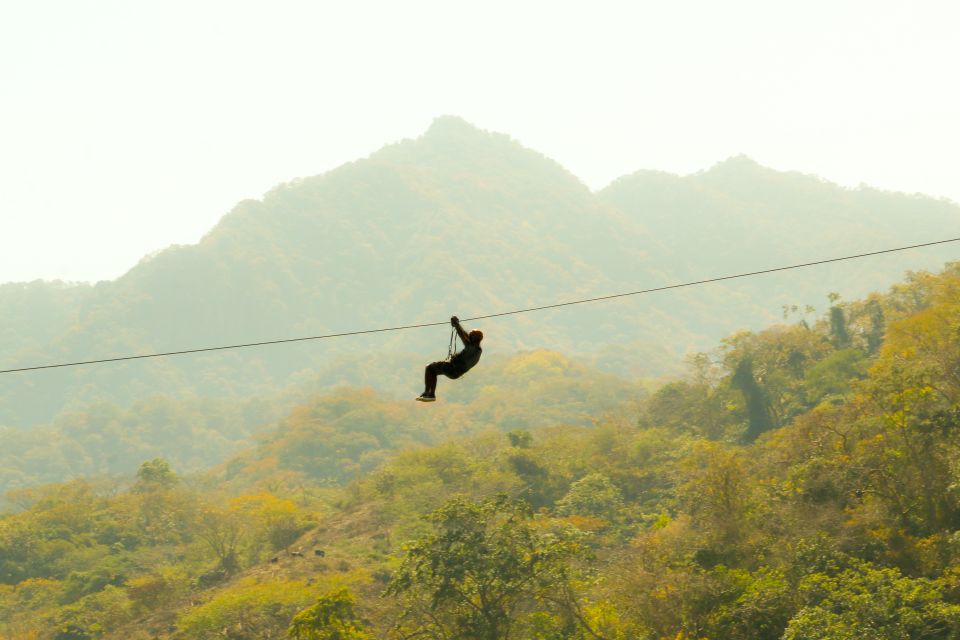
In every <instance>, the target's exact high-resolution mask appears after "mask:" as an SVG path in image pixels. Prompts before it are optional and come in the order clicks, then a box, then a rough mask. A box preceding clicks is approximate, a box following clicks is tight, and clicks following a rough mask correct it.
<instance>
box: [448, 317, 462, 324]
mask: <svg viewBox="0 0 960 640" xmlns="http://www.w3.org/2000/svg"><path fill="white" fill-rule="evenodd" d="M450 324H452V325H453V326H457V325H458V324H460V318H458V317H457V316H451V318H450Z"/></svg>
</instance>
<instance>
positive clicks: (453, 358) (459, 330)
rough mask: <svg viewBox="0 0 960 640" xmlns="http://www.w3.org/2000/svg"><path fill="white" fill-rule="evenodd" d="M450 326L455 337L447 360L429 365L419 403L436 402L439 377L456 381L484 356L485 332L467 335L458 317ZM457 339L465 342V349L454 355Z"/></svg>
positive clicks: (418, 398)
mask: <svg viewBox="0 0 960 640" xmlns="http://www.w3.org/2000/svg"><path fill="white" fill-rule="evenodd" d="M450 324H451V325H453V331H454V335H452V336H450V349H449V351H448V353H447V359H446V360H443V361H440V362H432V363H430V364H428V365H427V369H426V371H425V372H424V375H423V381H424V387H425V388H424V391H423V393H421V394H420V396H419V397H417V401H419V402H435V401H436V399H437V376H441V375H443V376H447V377H448V378H450V379H451V380H456V379H457V378H459V377H460V376H462V375H463V374H465V373H466V372H467V371H470V369H472V368H473V367H474V366H475V365H476V364H477V363H478V362H480V356H481V355H482V354H483V349H481V348H480V342H481V341H482V340H483V332H482V331H478V330H476V329H474V330H473V331H471V332H470V333H467V332H466V331H464V330H463V327H462V326H461V325H460V319H459V318H457V316H453V317H452V318H450ZM456 337H459V338H460V341H461V342H463V349H462V350H461V351H460V352H459V353H454V344H455V338H456Z"/></svg>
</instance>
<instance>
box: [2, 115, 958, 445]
mask: <svg viewBox="0 0 960 640" xmlns="http://www.w3.org/2000/svg"><path fill="white" fill-rule="evenodd" d="M876 211H881V212H883V215H874V212H876ZM774 221H775V222H774ZM956 226H957V207H956V206H955V205H952V204H949V203H943V202H939V201H934V200H931V199H927V198H922V197H912V196H901V195H896V194H885V193H879V192H875V191H871V190H863V189H861V190H848V189H842V188H840V187H837V186H835V185H831V184H829V183H826V182H824V181H821V180H817V179H814V178H810V177H808V176H800V175H797V174H784V173H780V172H776V171H772V170H768V169H764V168H762V167H759V166H757V165H755V164H754V163H752V162H750V161H747V160H744V159H734V160H732V161H728V162H724V163H721V164H719V165H718V166H716V167H714V168H713V169H711V170H709V171H706V172H703V173H700V174H695V175H693V176H687V177H682V178H681V177H677V176H668V175H665V174H650V173H641V174H635V175H633V176H628V177H625V178H623V179H621V180H619V181H617V182H616V183H614V184H613V185H611V186H610V187H608V188H607V189H605V190H603V191H601V192H599V193H596V194H594V193H591V192H590V190H589V189H587V188H586V187H585V186H584V185H583V184H582V183H581V182H580V181H579V180H578V179H577V178H576V177H575V176H573V175H571V174H570V173H569V172H567V171H566V170H565V169H563V168H562V167H560V166H559V165H558V164H557V163H555V162H553V161H551V160H549V159H547V158H545V157H543V156H542V155H541V154H539V153H536V152H534V151H531V150H529V149H526V148H524V147H522V146H521V145H520V144H518V143H517V142H515V141H513V140H511V139H510V138H508V137H507V136H504V135H500V134H492V133H488V132H485V131H481V130H478V129H476V128H475V127H472V126H471V125H469V124H467V123H465V122H463V121H462V120H459V119H457V118H453V117H444V118H439V119H438V120H437V121H436V122H435V123H434V124H433V126H431V128H430V129H429V130H428V131H427V132H426V133H425V134H424V135H423V136H421V137H419V138H417V139H415V140H406V141H403V142H400V143H397V144H394V145H390V146H387V147H385V148H384V149H382V150H380V151H378V152H376V153H374V154H372V155H371V156H370V157H368V158H365V159H362V160H358V161H356V162H352V163H348V164H346V165H344V166H342V167H340V168H337V169H334V170H332V171H330V172H328V173H325V174H323V175H320V176H316V177H311V178H304V179H300V180H295V181H293V182H290V183H288V184H285V185H281V186H279V187H277V188H276V189H274V190H272V191H271V192H270V193H268V194H267V195H266V196H264V198H263V199H262V200H249V201H245V202H242V203H240V204H239V205H238V206H237V207H236V208H235V209H234V210H233V211H231V212H230V213H228V214H227V215H226V216H225V217H224V218H223V220H222V221H221V222H220V223H219V224H218V225H217V226H216V227H215V228H214V229H213V230H211V232H210V233H209V234H207V236H205V237H204V238H203V239H202V240H201V241H200V242H199V243H198V244H196V245H191V246H178V247H172V248H170V249H168V250H166V251H162V252H160V253H159V254H157V255H154V256H151V257H148V258H145V259H144V260H143V261H142V262H141V263H140V264H139V265H137V266H136V267H134V268H133V269H131V270H130V272H128V273H127V274H126V275H124V276H123V277H121V278H119V279H118V280H116V281H113V282H101V283H98V284H97V285H95V286H92V287H89V286H79V287H74V288H67V289H65V291H66V293H65V294H64V296H63V297H62V298H61V299H59V300H56V301H52V299H51V298H50V296H51V295H52V292H53V291H54V290H55V289H56V287H52V286H51V285H41V284H31V285H26V286H20V285H6V286H5V287H3V288H0V309H2V310H3V311H2V312H0V313H3V314H4V317H6V315H8V314H17V317H16V318H15V319H12V321H11V322H10V323H8V325H7V327H6V330H5V331H4V332H3V333H2V334H0V340H2V342H0V366H3V367H4V368H7V367H14V366H29V365H35V364H46V363H50V362H56V361H69V360H83V359H90V358H98V357H109V356H113V355H126V354H131V353H148V352H155V351H168V350H179V349H190V348H196V347H204V346H210V345H222V344H230V343H235V342H254V341H261V340H270V339H276V338H287V337H297V336H306V335H317V334H322V333H327V332H336V331H345V330H347V331H349V330H355V329H364V328H376V327H382V326H386V325H395V324H398V323H407V322H409V323H416V322H422V321H436V320H437V319H438V318H439V319H441V320H442V319H444V318H446V317H448V316H449V315H450V314H451V313H458V314H459V315H461V316H464V317H469V316H471V315H478V314H486V313H490V312H497V311H503V310H510V309H515V308H522V307H526V306H530V305H537V304H544V303H551V302H557V301H564V300H570V299H577V298H583V297H590V296H594V295H602V294H606V293H615V292H618V291H624V290H634V289H637V288H642V287H649V286H657V285H664V284H669V283H674V282H677V281H682V280H683V279H686V278H701V277H705V276H712V275H717V274H727V273H730V272H735V271H737V270H741V269H753V268H758V267H759V268H763V267H767V266H778V265H780V264H783V263H784V262H791V261H794V260H795V259H797V260H806V259H809V258H820V257H830V256H832V255H836V254H837V253H851V252H858V251H862V250H864V249H875V248H884V247H887V246H894V245H898V244H904V243H905V242H908V241H917V240H919V241H922V240H928V239H931V238H939V237H942V236H944V235H949V234H948V233H947V231H949V230H951V229H955V228H956ZM953 235H956V234H955V233H954V234H953ZM953 255H956V254H955V252H954V251H953V250H952V249H951V248H943V249H939V250H930V251H926V252H917V253H911V254H904V255H901V256H888V257H887V258H884V259H883V261H882V262H881V261H864V262H862V263H851V264H844V265H842V266H834V267H833V268H828V269H826V270H823V271H818V272H817V274H816V275H813V272H806V273H798V274H795V275H787V276H783V277H780V276H778V277H776V278H767V279H762V280H761V279H758V280H755V281H752V282H750V283H739V282H738V283H727V284H725V285H716V286H711V287H703V288H699V289H697V290H696V291H692V290H691V291H677V292H672V293H670V294H665V295H657V296H648V297H644V298H643V299H642V300H641V299H631V300H626V301H621V302H618V303H609V304H606V305H599V306H592V307H578V308H577V310H576V311H575V312H574V311H570V310H561V311H552V312H544V313H541V314H536V315H526V316H516V317H510V318H504V319H499V320H495V321H494V320H491V321H487V323H486V325H487V329H488V331H487V335H488V340H489V345H490V346H489V347H488V348H489V349H494V350H497V351H500V352H511V351H513V350H516V349H525V348H535V347H541V346H543V347H548V348H555V349H559V350H561V351H563V352H570V353H579V354H590V353H594V352H597V351H602V350H604V349H608V348H609V347H610V345H617V346H618V347H619V351H621V352H622V351H630V350H632V349H634V348H635V347H636V348H639V349H646V351H645V352H644V353H645V357H644V359H643V365H642V366H641V367H639V368H640V371H639V373H641V374H644V375H651V374H655V373H659V372H661V371H663V370H664V369H665V368H667V367H669V366H670V365H669V363H670V362H673V361H674V359H675V356H676V355H677V354H680V353H682V352H684V351H686V350H687V349H689V348H691V347H694V348H696V347H705V346H707V345H709V344H710V341H712V340H716V339H718V338H720V337H721V336H723V335H725V334H726V333H728V332H729V331H732V330H734V329H736V328H739V327H742V326H758V324H759V323H760V322H761V320H759V319H765V320H770V319H772V318H774V317H776V316H777V315H778V314H779V312H780V309H781V307H782V305H784V304H800V305H803V304H804V303H814V304H817V303H819V302H821V301H822V300H823V299H824V297H825V295H826V293H828V292H827V291H825V290H824V286H823V285H822V282H824V281H829V282H830V287H829V288H830V289H831V290H836V291H840V292H842V293H844V294H846V295H848V296H852V295H858V294H863V293H865V292H867V291H869V290H871V289H875V288H882V287H884V286H886V285H887V284H888V283H889V282H892V281H893V280H895V279H896V277H897V276H898V275H899V274H900V273H901V272H902V270H903V269H905V268H931V267H936V266H939V265H940V264H942V262H943V261H944V260H945V259H947V258H949V257H950V256H953ZM44 301H50V302H49V303H48V302H44ZM51 305H53V306H51ZM614 305H616V306H614ZM17 309H20V310H21V311H24V310H26V311H28V313H27V316H26V317H29V320H25V319H24V317H25V316H24V314H23V313H20V312H19V311H17ZM34 327H36V330H35V329H34ZM442 334H443V332H442V331H418V332H404V333H401V334H389V335H382V336H377V337H366V338H351V339H345V340H337V341H329V342H324V343H300V344H297V345H287V346H280V347H272V348H258V349H248V350H243V351H227V352H214V353H206V354H199V355H194V356H185V357H179V358H166V359H158V360H149V361H134V362H126V363H117V364H112V365H109V366H104V367H85V368H77V369H67V370H48V371H43V372H38V373H31V374H17V375H8V376H5V378H4V380H3V384H2V386H0V424H7V425H11V426H17V427H19V426H26V425H35V424H38V423H44V422H49V421H50V420H51V419H52V418H53V417H54V416H56V415H57V414H58V413H60V412H61V411H62V410H63V409H64V408H65V407H73V408H77V405H78V404H81V405H82V404H87V403H90V402H94V401H105V402H110V403H115V404H120V405H127V404H129V403H131V402H133V401H136V400H138V399H143V398H145V397H147V396H149V395H153V394H156V393H162V394H182V393H185V392H189V393H191V394H196V395H198V396H200V397H220V398H230V397H238V396H251V395H254V396H263V395H271V394H274V393H276V392H277V390H278V389H282V388H284V387H287V386H288V385H290V384H294V383H296V382H297V381H301V380H303V379H304V378H310V379H313V377H314V375H315V374H319V383H320V384H321V385H332V384H337V383H348V384H357V383H363V384H367V383H370V382H372V383H373V384H375V386H376V387H377V388H378V389H380V390H383V391H387V392H390V393H394V394H402V395H404V396H406V395H408V394H409V393H410V391H411V389H413V390H415V388H416V386H417V383H416V381H415V379H416V378H419V375H420V369H421V367H422V366H423V363H424V362H426V361H429V360H432V359H435V358H436V357H437V356H438V355H442V352H443V347H442V344H443V339H444V338H443V337H442ZM361 340H362V342H361ZM650 344H655V345H657V347H658V348H659V349H660V351H659V352H657V351H653V350H650V349H649V347H648V345H650ZM384 352H386V353H390V354H396V357H397V359H396V360H391V365H390V366H389V367H384V368H383V369H384V370H383V372H382V373H383V375H382V376H373V378H375V379H374V380H371V379H370V378H371V375H370V366H369V363H370V362H371V361H376V360H377V359H378V358H381V357H382V356H380V355H377V354H382V353H384ZM401 354H402V356H401ZM610 355H611V356H612V357H609V358H601V359H599V360H598V363H599V364H600V365H601V366H609V367H610V368H615V367H620V366H621V365H622V364H623V362H624V361H625V359H624V358H622V357H620V356H621V353H619V352H614V353H611V354H610ZM627 360H629V358H628V359H627ZM397 361H399V362H400V365H399V367H397V366H396V365H394V364H393V363H394V362H397ZM634 361H636V358H634ZM631 366H633V367H635V368H636V365H635V364H633V365H631ZM621 370H622V369H621ZM411 378H412V379H414V380H411Z"/></svg>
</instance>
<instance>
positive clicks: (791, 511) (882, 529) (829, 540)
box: [0, 265, 960, 640]
mask: <svg viewBox="0 0 960 640" xmlns="http://www.w3.org/2000/svg"><path fill="white" fill-rule="evenodd" d="M878 309H879V311H878ZM843 311H844V319H845V322H846V327H847V330H848V338H849V342H848V344H847V345H846V346H845V347H844V348H837V343H836V342H835V341H834V340H832V339H831V326H830V317H829V315H824V317H822V318H820V319H819V320H818V321H816V322H807V323H805V324H800V325H793V326H775V327H771V328H769V329H766V330H763V331H760V332H756V333H752V332H741V333H738V334H736V335H734V336H731V337H730V338H729V339H727V340H725V341H724V342H723V344H722V345H721V348H720V349H719V350H718V351H717V352H715V353H714V354H713V355H711V356H706V355H702V354H701V355H697V356H695V357H693V358H692V359H691V362H690V364H691V365H692V367H691V368H690V370H689V373H688V375H687V376H686V377H685V378H684V379H682V380H677V381H673V382H671V383H669V384H667V385H664V386H663V387H662V388H661V389H659V390H657V391H656V392H655V393H653V394H652V395H651V396H650V397H649V398H644V397H642V396H640V394H639V389H640V387H639V386H636V385H627V384H625V383H619V385H620V386H616V385H613V386H611V385H610V381H609V380H608V379H603V378H602V377H601V378H598V379H593V378H594V377H595V376H594V374H593V371H592V370H590V369H589V368H586V367H584V366H583V365H581V364H579V363H577V362H576V361H573V360H570V359H567V358H564V357H562V356H559V355H558V354H556V353H553V352H545V351H533V352H528V353H525V354H521V355H519V356H516V357H514V358H509V359H503V360H501V361H500V362H494V363H493V364H492V365H491V367H492V368H493V369H494V370H495V371H496V372H497V375H498V376H499V377H500V379H499V380H498V381H497V382H496V383H495V384H494V383H491V384H484V385H483V387H482V389H481V388H480V387H468V386H457V387H451V388H450V397H451V399H452V400H453V401H450V402H445V403H442V404H438V405H437V406H434V407H430V408H429V411H430V413H429V419H427V418H426V417H425V416H427V414H425V413H423V411H422V410H423V409H425V408H424V407H420V406H417V405H415V404H414V403H412V402H410V401H409V400H408V401H404V402H394V401H390V400H387V399H384V398H382V397H379V396H377V395H376V394H375V393H373V392H352V391H343V392H341V393H338V394H334V395H327V396H321V397H318V398H316V399H314V400H312V401H310V402H307V403H306V404H303V405H302V406H301V407H299V408H297V409H295V410H293V411H292V412H291V413H290V415H289V417H288V418H287V419H286V420H284V421H283V422H282V423H280V424H279V425H277V427H276V429H275V430H274V431H272V432H265V433H264V434H263V435H262V439H261V444H260V445H259V446H258V447H257V448H255V449H253V450H251V451H249V452H247V453H246V454H244V455H243V456H241V457H239V458H237V459H235V460H234V461H233V462H231V463H230V464H228V465H226V466H225V467H224V468H221V469H219V470H217V471H216V472H215V473H213V474H211V475H209V476H207V477H204V478H197V477H191V476H189V475H186V476H183V477H180V478H179V480H177V479H176V478H177V476H174V474H173V472H172V467H171V465H170V464H167V463H165V462H164V461H163V460H154V459H152V458H153V456H145V457H144V458H140V459H139V461H140V462H142V461H143V460H144V459H146V460H148V462H145V463H143V464H142V465H140V467H139V468H140V472H139V473H138V474H137V476H136V477H133V474H134V472H135V471H136V469H137V466H136V463H134V462H131V464H132V465H133V466H131V468H130V469H131V470H130V476H131V477H130V479H129V480H128V481H127V482H123V481H111V480H106V479H104V480H75V481H72V482H69V483H64V484H60V485H51V486H42V487H33V488H27V489H22V490H19V491H16V492H14V493H12V494H10V495H9V497H8V500H9V503H10V504H11V505H15V507H16V511H15V512H13V511H11V512H10V513H7V514H5V515H2V516H0V636H3V637H10V638H14V639H17V640H26V639H28V638H29V639H31V640H35V639H36V638H47V637H53V636H54V635H55V634H61V636H62V637H78V638H87V637H89V638H100V637H121V636H122V637H125V638H129V639H130V640H140V639H141V638H147V637H152V636H156V635H159V636H162V635H163V634H164V633H168V631H167V630H169V628H170V626H171V625H176V626H177V628H178V630H179V631H178V632H179V633H180V634H182V635H184V636H185V637H197V638H204V637H210V638H214V637H224V636H227V637H233V638H265V637H280V636H283V635H288V634H299V635H294V636H293V637H317V638H324V637H326V638H336V637H341V638H349V637H353V638H362V637H377V638H380V637H383V638H388V637H396V638H404V637H406V638H409V637H415V636H416V635H417V634H420V635H421V637H431V636H430V634H433V636H434V637H450V638H454V637H456V638H464V639H466V640H469V639H470V638H484V639H490V638H505V639H506V638H536V639H541V640H548V639H549V640H560V639H564V640H586V639H587V638H592V639H593V640H598V639H605V640H614V639H617V640H635V639H643V640H654V639H656V640H660V639H663V638H667V639H670V640H676V639H677V638H689V639H702V638H729V639H731V640H747V639H751V640H753V639H759V640H768V639H769V640H773V639H775V638H776V639H781V638H787V639H788V640H799V639H801V638H811V639H815V638H841V639H842V638H862V637H868V638H874V637H876V638H883V639H888V638H896V639H900V638H934V639H939V638H944V639H946V638H958V637H960V616H958V607H960V605H958V597H957V594H958V593H960V590H958V585H960V569H958V567H960V535H958V534H957V533H956V532H957V530H958V529H960V492H958V491H957V487H956V485H957V480H956V479H957V476H958V470H960V438H958V433H960V431H958V427H960V409H958V407H960V379H958V377H957V375H956V372H957V371H958V370H960V322H958V320H957V318H958V317H960V265H958V266H955V267H951V268H950V269H948V270H947V271H946V272H944V273H943V274H940V275H938V276H932V275H929V274H916V275H914V276H912V277H911V279H910V281H909V282H907V283H905V284H904V285H901V286H898V287H897V288H895V290H894V291H893V292H891V294H889V295H887V296H879V295H876V296H873V297H871V298H870V299H869V300H867V301H860V302H856V301H855V302H851V303H846V304H844V305H843ZM880 326H882V336H883V343H882V344H881V345H879V346H876V345H874V344H873V343H872V342H871V341H872V340H874V338H871V335H873V334H876V331H874V330H875V329H876V328H877V327H880ZM871 332H873V334H872V333H871ZM745 361H748V362H749V363H750V371H749V373H750V376H749V377H750V379H751V380H752V382H751V381H750V380H747V381H746V382H745V381H744V380H742V379H737V378H738V375H740V376H744V375H745V374H744V373H743V371H744V369H743V368H741V367H742V363H743V362H745ZM751 384H752V385H753V386H754V390H755V391H756V392H757V393H760V394H762V396H763V398H765V400H766V407H767V410H768V417H769V420H770V425H769V427H770V428H769V429H767V430H766V431H765V432H763V433H761V434H759V436H758V437H757V438H756V439H755V440H753V441H747V440H746V439H745V438H744V437H743V436H744V434H745V433H750V432H749V431H748V429H749V425H750V410H749V406H748V402H747V395H749V394H748V393H745V392H744V389H745V388H747V387H748V386H749V385H751ZM511 387H517V388H522V389H523V390H522V391H520V392H517V391H516V390H515V389H514V388H511ZM478 389H481V390H480V391H478ZM530 389H535V390H536V393H541V392H542V393H543V394H544V395H543V397H545V398H550V399H551V402H553V401H554V400H556V403H554V404H553V405H551V406H548V407H544V406H542V405H541V404H540V403H539V401H537V400H530V401H525V400H524V399H523V396H524V395H525V394H526V392H527V391H529V390H530ZM571 389H573V390H578V392H582V393H579V395H577V394H574V399H569V398H568V399H566V400H562V399H563V398H564V396H565V394H568V393H569V392H570V391H571ZM607 394H609V395H607ZM533 395H534V397H537V396H536V394H533ZM616 396H623V397H628V398H629V399H630V400H631V401H635V400H636V399H637V398H638V397H640V401H639V406H637V407H636V410H634V409H632V408H628V407H631V406H632V405H628V404H627V403H626V402H623V401H621V402H620V404H619V405H616V404H614V405H612V406H619V409H618V410H617V411H611V412H610V413H605V412H604V411H601V410H600V407H602V406H611V405H610V404H608V401H610V400H611V399H615V397H616ZM621 400H622V398H621ZM524 402H527V403H526V404H524ZM564 402H567V403H568V404H563V403H564ZM585 407H589V409H586V408H585ZM579 411H587V413H588V414H589V415H586V416H584V415H580V414H579ZM104 415H106V416H109V415H111V414H109V412H107V413H105V414H104ZM601 416H602V417H601ZM327 436H329V438H327V439H324V438H326V437H327ZM441 438H445V440H446V441H445V442H443V443H442V444H433V443H434V442H436V441H438V440H440V439H441ZM313 456H316V458H317V459H319V460H320V462H316V460H312V457H313ZM177 468H178V469H179V466H178V467H177ZM368 469H369V470H371V472H370V473H367V472H366V471H367V470H368ZM331 470H333V471H332V472H331ZM351 477H354V479H352V480H350V478H351ZM340 482H346V483H347V484H346V486H344V487H332V486H330V485H334V484H337V483H340ZM504 494H505V495H513V496H518V499H508V498H505V497H503V495H504ZM490 496H499V497H497V498H491V497H490ZM520 497H522V498H523V500H520V499H519V498H520ZM404 540H413V542H412V543H409V544H408V545H406V546H403V545H402V541H404ZM285 548H287V549H290V551H291V552H290V553H286V552H284V549H285ZM314 549H315V550H317V551H320V552H321V553H317V554H313V553H311V551H313V550H314ZM594 558H597V559H599V560H600V561H599V562H596V563H594V562H593V559H594ZM367 576H370V577H371V580H370V581H368V580H367ZM344 586H349V588H350V591H349V592H345V591H342V588H343V587H344ZM298 612H299V613H298Z"/></svg>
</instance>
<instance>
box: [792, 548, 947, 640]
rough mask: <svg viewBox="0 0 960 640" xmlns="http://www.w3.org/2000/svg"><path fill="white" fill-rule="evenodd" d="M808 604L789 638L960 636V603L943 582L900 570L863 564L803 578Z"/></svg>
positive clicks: (850, 639) (834, 639) (887, 639)
mask: <svg viewBox="0 0 960 640" xmlns="http://www.w3.org/2000/svg"><path fill="white" fill-rule="evenodd" d="M800 597H801V598H802V600H803V605H804V606H803V608H802V609H801V610H800V611H799V613H797V615H796V616H794V617H793V618H792V619H791V620H790V622H789V624H788V625H787V628H786V632H785V633H784V634H783V638H784V640H857V639H860V638H866V637H869V638H876V639H877V640H911V639H913V638H931V639H940V638H942V639H947V638H957V637H960V606H958V605H957V604H954V603H951V602H949V601H947V600H946V599H945V597H944V593H943V586H942V584H939V583H938V582H936V581H930V580H925V579H923V578H916V579H911V578H907V577H903V576H901V575H900V573H899V572H898V571H897V570H896V569H882V568H877V567H872V566H870V565H867V564H859V565H858V566H857V567H856V568H855V569H851V570H847V571H844V572H842V573H840V574H838V575H835V576H830V575H825V574H822V573H814V574H811V575H809V576H806V577H804V578H803V579H802V580H801V581H800Z"/></svg>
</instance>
